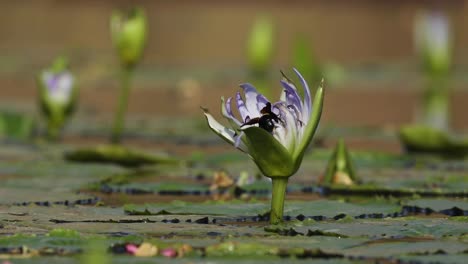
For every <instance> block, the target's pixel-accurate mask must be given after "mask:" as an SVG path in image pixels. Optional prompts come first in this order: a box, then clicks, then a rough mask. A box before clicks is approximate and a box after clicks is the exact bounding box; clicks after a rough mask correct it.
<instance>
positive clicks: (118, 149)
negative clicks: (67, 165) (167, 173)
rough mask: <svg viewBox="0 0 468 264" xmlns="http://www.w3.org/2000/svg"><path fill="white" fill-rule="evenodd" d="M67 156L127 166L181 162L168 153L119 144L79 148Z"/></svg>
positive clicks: (78, 159) (81, 160) (68, 157)
mask: <svg viewBox="0 0 468 264" xmlns="http://www.w3.org/2000/svg"><path fill="white" fill-rule="evenodd" d="M65 158H66V159H67V160H70V161H79V162H99V163H114V164H119V165H122V166H127V167H138V166H142V165H151V164H178V163H180V162H181V160H179V159H176V158H174V157H170V156H168V155H166V154H159V155H155V154H149V153H145V152H141V151H136V150H131V149H128V148H126V147H123V146H119V145H100V146H97V147H94V148H83V149H78V150H74V151H70V152H68V153H66V155H65Z"/></svg>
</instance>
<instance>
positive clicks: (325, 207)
mask: <svg viewBox="0 0 468 264" xmlns="http://www.w3.org/2000/svg"><path fill="white" fill-rule="evenodd" d="M125 210H126V212H127V213H130V214H143V215H144V214H148V215H158V214H184V215H199V214H205V215H206V214H208V215H223V216H257V215H263V214H265V213H267V212H268V211H269V210H270V204H269V203H245V202H240V201H239V202H211V203H210V202H207V203H188V202H173V203H169V204H147V205H127V206H126V207H125ZM399 210H400V206H398V205H394V204H391V203H384V202H374V203H372V202H371V203H363V204H351V203H346V202H340V201H329V200H318V201H309V202H299V201H298V202H291V201H287V202H286V204H285V211H284V214H285V215H290V216H292V217H295V216H297V215H300V214H302V215H305V216H325V217H334V216H336V215H338V214H349V215H353V216H357V215H360V214H370V213H393V212H397V211H399Z"/></svg>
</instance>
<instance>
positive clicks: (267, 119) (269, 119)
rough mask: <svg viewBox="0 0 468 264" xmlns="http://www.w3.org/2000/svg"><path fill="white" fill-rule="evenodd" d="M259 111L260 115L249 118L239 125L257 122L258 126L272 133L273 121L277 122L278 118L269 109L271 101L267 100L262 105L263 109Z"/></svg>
mask: <svg viewBox="0 0 468 264" xmlns="http://www.w3.org/2000/svg"><path fill="white" fill-rule="evenodd" d="M260 113H261V114H262V116H260V117H255V118H252V119H250V120H249V121H247V122H245V123H244V124H242V125H241V127H243V126H247V125H254V124H258V126H259V127H261V128H263V129H265V130H266V131H268V132H269V133H272V132H273V129H274V128H275V123H274V122H276V123H279V122H280V118H279V117H278V116H277V115H276V114H275V113H273V112H272V111H271V103H270V102H268V103H267V104H266V106H265V107H263V109H262V110H261V111H260ZM273 121H274V122H273Z"/></svg>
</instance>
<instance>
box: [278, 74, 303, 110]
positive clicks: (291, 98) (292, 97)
mask: <svg viewBox="0 0 468 264" xmlns="http://www.w3.org/2000/svg"><path fill="white" fill-rule="evenodd" d="M281 84H282V85H283V87H284V93H283V94H284V95H283V96H284V101H286V103H287V104H288V105H295V106H296V108H297V109H299V111H302V102H301V97H300V96H299V94H298V93H297V90H296V87H294V85H293V84H291V83H289V82H287V81H285V80H281Z"/></svg>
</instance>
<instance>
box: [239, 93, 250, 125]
mask: <svg viewBox="0 0 468 264" xmlns="http://www.w3.org/2000/svg"><path fill="white" fill-rule="evenodd" d="M236 103H237V109H238V110H239V114H240V115H241V118H242V121H243V122H245V119H246V118H247V117H248V116H249V115H250V113H249V110H247V107H245V103H244V100H243V99H242V97H241V94H240V92H237V93H236Z"/></svg>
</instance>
